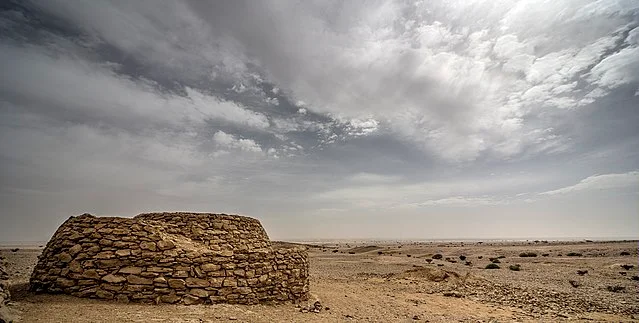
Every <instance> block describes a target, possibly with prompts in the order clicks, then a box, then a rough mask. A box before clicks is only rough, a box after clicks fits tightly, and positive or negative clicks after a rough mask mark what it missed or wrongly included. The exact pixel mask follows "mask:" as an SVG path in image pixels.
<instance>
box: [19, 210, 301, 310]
mask: <svg viewBox="0 0 639 323" xmlns="http://www.w3.org/2000/svg"><path fill="white" fill-rule="evenodd" d="M30 288H31V290H33V291H36V292H49V293H66V294H71V295H75V296H78V297H91V298H101V299H115V300H118V301H122V302H129V301H135V302H155V303H183V304H200V303H236V304H256V303H270V302H282V301H295V300H306V299H307V298H308V290H309V286H308V260H307V252H306V249H305V248H300V247H297V248H274V247H273V246H272V244H271V242H270V240H269V238H268V235H267V234H266V232H265V231H264V229H263V227H262V225H261V224H260V222H259V221H258V220H256V219H252V218H248V217H243V216H235V215H225V214H202V213H149V214H140V215H138V216H136V217H134V218H116V217H94V216H92V215H89V214H83V215H81V216H78V217H71V218H70V219H68V220H67V221H66V222H64V223H63V224H62V225H61V226H60V228H58V230H57V231H56V233H55V234H54V236H53V237H52V238H51V240H50V241H49V243H48V244H47V246H46V247H45V249H44V251H43V253H42V255H41V256H40V259H39V261H38V264H37V265H36V267H35V269H34V271H33V274H32V275H31V281H30Z"/></svg>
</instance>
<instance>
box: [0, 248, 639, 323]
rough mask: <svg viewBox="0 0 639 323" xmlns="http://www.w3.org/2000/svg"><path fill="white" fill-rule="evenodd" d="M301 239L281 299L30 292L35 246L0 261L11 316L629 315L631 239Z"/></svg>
mask: <svg viewBox="0 0 639 323" xmlns="http://www.w3.org/2000/svg"><path fill="white" fill-rule="evenodd" d="M304 244H305V245H306V246H307V248H308V252H309V260H310V289H311V297H310V299H309V300H308V301H304V302H301V303H298V304H280V305H229V304H217V305H194V306H185V305H149V304H135V303H129V304H122V303H117V302H111V301H101V300H93V299H80V298H76V297H72V296H67V295H49V294H34V293H31V292H29V291H28V283H29V276H30V274H31V272H32V270H33V267H34V266H35V264H36V262H37V257H38V255H39V254H40V253H41V252H42V247H39V246H37V245H34V246H8V245H5V246H0V256H1V257H3V258H4V260H3V261H5V266H6V271H7V273H8V275H9V281H8V285H9V288H10V292H11V302H10V303H9V309H10V311H11V313H12V315H13V316H14V317H15V318H17V321H20V322H193V323H196V322H227V321H232V322H558V321H573V322H639V268H638V261H637V260H638V259H639V258H638V246H639V245H638V242H637V241H590V240H581V241H545V240H530V241H466V242H461V241H457V242H452V241H447V242H442V241H421V242H417V241H370V240H369V241H331V242H326V241H324V242H321V241H320V242H306V243H304ZM487 267H494V268H493V269H487Z"/></svg>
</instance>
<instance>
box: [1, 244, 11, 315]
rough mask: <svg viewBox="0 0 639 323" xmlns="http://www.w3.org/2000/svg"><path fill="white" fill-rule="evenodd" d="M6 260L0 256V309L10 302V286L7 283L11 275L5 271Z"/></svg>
mask: <svg viewBox="0 0 639 323" xmlns="http://www.w3.org/2000/svg"><path fill="white" fill-rule="evenodd" d="M4 262H5V261H4V258H3V257H2V256H0V309H1V308H2V307H4V306H5V305H7V303H8V302H9V296H11V295H9V285H8V284H7V281H8V280H9V274H7V271H6V270H5V263H4Z"/></svg>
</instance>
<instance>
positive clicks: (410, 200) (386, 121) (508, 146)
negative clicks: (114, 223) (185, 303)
mask: <svg viewBox="0 0 639 323" xmlns="http://www.w3.org/2000/svg"><path fill="white" fill-rule="evenodd" d="M638 27H639V2H638V1H636V0H627V1H622V0H618V1H616V0H605V1H584V0H575V1H570V0H566V1H564V0H561V1H558V0H552V1H540V0H530V1H507V0H499V1H495V0H486V1H470V0H464V1H436V0H435V1H416V2H408V1H399V2H390V1H329V0H321V1H307V0H304V1H285V0H272V1H271V0H260V1H250V0H247V1H206V2H205V1H112V2H111V1H64V0H47V1H34V2H31V1H8V2H7V1H3V2H2V4H0V71H2V73H0V205H1V206H2V208H1V210H0V212H1V213H0V217H1V219H0V220H1V223H2V225H1V226H0V240H2V241H19V240H21V241H34V240H45V239H48V238H49V237H50V235H51V234H52V233H53V231H54V230H55V229H56V228H57V226H58V225H59V224H60V223H61V222H62V221H64V220H65V219H66V218H67V217H68V216H70V215H77V214H81V213H84V212H89V213H92V214H96V215H120V216H133V215H135V214H138V213H141V212H148V211H165V210H166V211H179V210H185V211H186V210H188V211H211V212H226V213H239V214H245V215H249V216H253V217H257V218H259V219H260V220H261V221H262V223H263V224H264V225H265V227H266V229H267V231H268V232H269V234H270V235H271V237H272V238H275V239H311V238H405V239H408V238H421V239H429V238H434V239H439V238H490V237H492V238H525V237H631V238H632V237H634V238H637V237H638V236H639V216H638V215H639V28H638Z"/></svg>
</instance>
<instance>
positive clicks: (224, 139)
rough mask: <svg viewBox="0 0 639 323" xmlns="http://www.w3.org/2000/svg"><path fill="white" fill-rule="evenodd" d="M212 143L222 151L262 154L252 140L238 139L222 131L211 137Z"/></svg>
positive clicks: (260, 149) (260, 148) (258, 146)
mask: <svg viewBox="0 0 639 323" xmlns="http://www.w3.org/2000/svg"><path fill="white" fill-rule="evenodd" d="M213 141H215V143H216V144H217V145H218V147H220V148H222V149H237V150H241V151H246V152H254V153H255V152H262V147H260V145H259V144H258V143H256V142H255V141H254V140H251V139H244V138H238V137H236V136H234V135H231V134H227V133H226V132H224V131H222V130H218V131H217V132H216V133H215V134H214V135H213Z"/></svg>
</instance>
